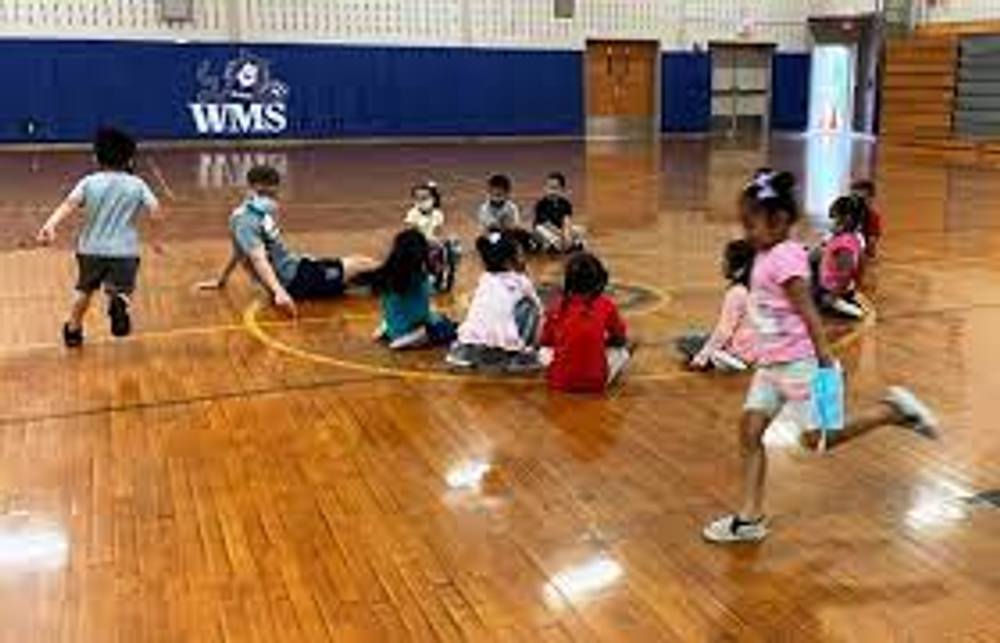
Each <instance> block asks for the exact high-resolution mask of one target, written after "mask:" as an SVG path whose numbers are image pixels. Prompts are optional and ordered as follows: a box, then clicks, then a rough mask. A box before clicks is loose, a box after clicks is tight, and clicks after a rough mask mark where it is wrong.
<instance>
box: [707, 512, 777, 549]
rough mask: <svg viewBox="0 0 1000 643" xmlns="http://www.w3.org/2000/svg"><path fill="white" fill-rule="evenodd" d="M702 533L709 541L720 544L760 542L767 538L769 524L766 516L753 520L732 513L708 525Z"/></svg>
mask: <svg viewBox="0 0 1000 643" xmlns="http://www.w3.org/2000/svg"><path fill="white" fill-rule="evenodd" d="M701 535H702V536H703V537H704V538H705V540H707V541H708V542H710V543H715V544H718V545H726V544H735V543H759V542H761V541H762V540H764V539H765V538H767V525H766V524H765V521H764V518H758V519H757V520H752V521H751V520H744V519H743V518H740V517H739V516H737V515H736V514H732V515H730V516H725V517H723V518H719V519H718V520H716V521H715V522H712V523H710V524H709V525H707V526H706V527H705V529H703V530H702V532H701Z"/></svg>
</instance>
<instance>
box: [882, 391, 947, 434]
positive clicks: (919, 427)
mask: <svg viewBox="0 0 1000 643" xmlns="http://www.w3.org/2000/svg"><path fill="white" fill-rule="evenodd" d="M883 399H884V401H885V403H886V404H888V405H889V406H891V407H892V408H894V409H896V410H897V411H898V412H899V413H900V415H902V416H903V417H904V418H906V424H907V428H908V429H911V430H912V431H913V432H914V433H916V434H917V435H920V436H923V437H925V438H927V439H929V440H936V439H937V438H938V426H939V425H938V420H937V417H936V416H935V415H934V412H933V411H931V409H930V407H928V406H927V405H926V404H924V403H923V402H922V401H920V398H918V397H917V396H916V395H914V394H913V392H912V391H910V390H909V389H906V388H904V387H902V386H890V387H889V389H888V390H887V391H886V393H885V398H883Z"/></svg>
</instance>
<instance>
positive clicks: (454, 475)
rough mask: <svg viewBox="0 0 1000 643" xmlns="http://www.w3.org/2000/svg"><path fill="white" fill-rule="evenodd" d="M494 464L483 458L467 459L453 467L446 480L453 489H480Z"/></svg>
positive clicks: (446, 475)
mask: <svg viewBox="0 0 1000 643" xmlns="http://www.w3.org/2000/svg"><path fill="white" fill-rule="evenodd" d="M492 468H493V467H492V465H491V464H490V463H489V462H488V461H487V460H484V459H482V458H474V459H472V460H466V461H464V462H460V463H459V464H457V465H455V466H454V467H452V468H451V469H450V470H449V471H448V473H447V474H445V482H446V483H447V484H448V487H450V488H451V489H455V490H459V489H473V490H475V489H479V488H480V487H481V486H482V484H483V479H484V478H485V477H486V474H488V473H489V472H490V470H491V469H492Z"/></svg>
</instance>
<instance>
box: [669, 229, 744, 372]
mask: <svg viewBox="0 0 1000 643" xmlns="http://www.w3.org/2000/svg"><path fill="white" fill-rule="evenodd" d="M753 258H754V249H753V245H751V244H750V242H749V241H745V240H743V239H738V240H736V241H730V242H729V243H728V244H726V250H725V256H724V257H723V262H724V263H723V271H724V274H725V277H726V279H728V280H729V289H728V290H727V291H726V296H725V298H724V299H723V302H722V314H721V315H720V316H719V321H718V323H717V324H716V325H715V330H714V331H712V334H711V335H706V334H694V335H688V336H685V337H681V338H680V339H678V340H677V349H678V350H679V351H680V352H681V354H682V355H683V356H684V357H685V358H686V359H687V360H688V362H689V364H690V366H691V368H694V369H698V370H707V369H712V368H714V369H716V370H719V371H737V372H742V371H745V370H747V369H748V368H750V367H751V366H752V365H753V364H754V363H755V362H756V361H757V359H756V346H757V333H756V330H755V329H754V325H753V320H752V318H751V316H750V274H751V272H752V271H753Z"/></svg>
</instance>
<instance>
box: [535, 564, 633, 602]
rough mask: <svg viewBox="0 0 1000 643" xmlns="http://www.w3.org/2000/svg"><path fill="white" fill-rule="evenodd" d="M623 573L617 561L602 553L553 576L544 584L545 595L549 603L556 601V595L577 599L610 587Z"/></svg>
mask: <svg viewBox="0 0 1000 643" xmlns="http://www.w3.org/2000/svg"><path fill="white" fill-rule="evenodd" d="M624 574H625V570H623V569H622V566H621V565H619V564H618V562H617V561H615V560H613V559H611V558H608V557H607V556H604V555H600V556H596V557H594V558H592V559H590V560H588V561H586V562H585V563H582V564H580V565H576V566H574V567H569V568H567V569H565V570H563V571H561V572H559V573H558V574H556V575H555V576H553V577H552V579H551V580H550V581H549V582H548V583H546V584H545V589H544V592H545V596H546V597H547V598H548V599H549V602H550V603H557V602H558V601H556V599H557V597H562V598H563V599H565V600H568V601H571V602H573V601H579V600H581V599H585V598H587V597H588V596H590V595H592V594H595V593H597V592H600V591H603V590H605V589H607V588H609V587H611V586H612V585H614V584H615V583H617V582H618V580H619V579H620V578H621V577H622V576H623V575H624Z"/></svg>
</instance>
